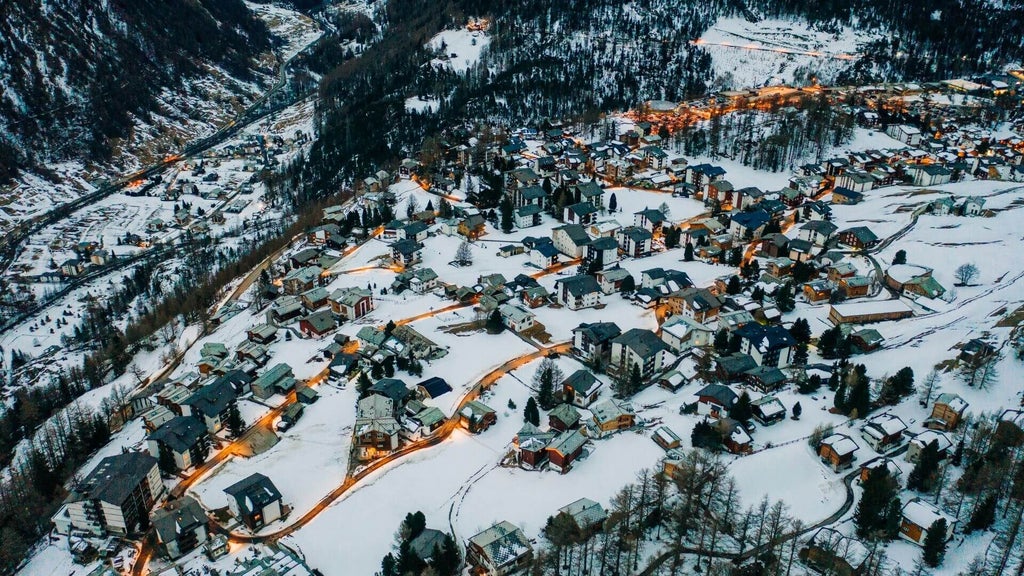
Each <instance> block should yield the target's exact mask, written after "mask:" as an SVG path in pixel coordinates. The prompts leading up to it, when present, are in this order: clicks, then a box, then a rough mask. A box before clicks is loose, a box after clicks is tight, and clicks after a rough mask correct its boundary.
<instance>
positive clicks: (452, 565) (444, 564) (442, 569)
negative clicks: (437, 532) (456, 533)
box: [432, 534, 462, 576]
mask: <svg viewBox="0 0 1024 576" xmlns="http://www.w3.org/2000/svg"><path fill="white" fill-rule="evenodd" d="M461 559H462V558H461V555H460V554H459V547H458V545H457V544H456V543H455V539H454V538H452V535H451V534H445V535H444V542H442V543H441V544H440V545H438V546H437V547H436V548H435V549H434V562H433V564H432V566H433V568H434V570H435V571H436V572H437V574H438V576H456V575H457V574H458V573H459V563H460V561H461Z"/></svg>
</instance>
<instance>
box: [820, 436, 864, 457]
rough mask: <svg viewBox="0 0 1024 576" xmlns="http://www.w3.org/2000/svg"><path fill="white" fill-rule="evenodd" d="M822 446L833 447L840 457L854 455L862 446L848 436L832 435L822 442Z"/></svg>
mask: <svg viewBox="0 0 1024 576" xmlns="http://www.w3.org/2000/svg"><path fill="white" fill-rule="evenodd" d="M821 444H822V446H831V447H832V450H833V451H835V453H836V454H839V455H840V456H843V455H846V454H853V453H854V452H856V451H857V449H858V448H860V446H857V443H856V442H854V441H853V438H850V437H849V436H847V435H846V434H832V435H831V436H828V437H826V438H824V439H822V441H821Z"/></svg>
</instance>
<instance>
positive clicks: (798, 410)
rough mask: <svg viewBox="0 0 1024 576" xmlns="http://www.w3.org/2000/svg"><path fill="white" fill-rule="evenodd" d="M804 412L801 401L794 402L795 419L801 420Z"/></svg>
mask: <svg viewBox="0 0 1024 576" xmlns="http://www.w3.org/2000/svg"><path fill="white" fill-rule="evenodd" d="M803 413H804V409H803V407H802V406H800V403H799V402H797V403H796V404H793V420H799V419H800V415H801V414H803Z"/></svg>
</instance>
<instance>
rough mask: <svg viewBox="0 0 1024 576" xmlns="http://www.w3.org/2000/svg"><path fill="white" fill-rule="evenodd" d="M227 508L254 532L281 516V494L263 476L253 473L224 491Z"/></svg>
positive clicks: (268, 479)
mask: <svg viewBox="0 0 1024 576" xmlns="http://www.w3.org/2000/svg"><path fill="white" fill-rule="evenodd" d="M224 493H225V494H227V495H228V508H229V509H230V510H231V513H232V514H234V515H235V518H237V519H238V520H239V521H241V522H242V524H245V526H246V527H248V528H249V529H250V530H253V531H256V530H259V529H260V528H262V527H264V526H266V525H267V524H270V523H271V522H273V521H275V520H277V519H278V518H280V517H281V516H282V515H283V510H282V508H283V506H282V504H281V500H282V499H281V492H280V491H279V490H278V489H277V486H274V483H273V482H271V481H270V478H267V477H266V476H264V475H263V474H259V473H255V474H252V475H251V476H249V477H247V478H244V479H242V480H239V481H238V482H236V483H234V484H232V485H231V486H228V487H227V488H225V489H224Z"/></svg>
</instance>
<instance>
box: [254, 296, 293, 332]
mask: <svg viewBox="0 0 1024 576" xmlns="http://www.w3.org/2000/svg"><path fill="white" fill-rule="evenodd" d="M304 312H305V307H304V306H303V305H302V298H301V297H299V296H296V295H288V296H281V297H280V298H278V299H277V301H275V302H274V304H273V305H272V306H271V307H270V316H271V318H273V320H274V322H279V323H285V322H287V321H289V320H291V319H293V318H297V317H299V316H301V315H302V314H303V313H304ZM264 326H266V325H264ZM250 332H252V331H251V330H250ZM253 342H256V340H253ZM259 343H260V344H266V343H267V342H259Z"/></svg>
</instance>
